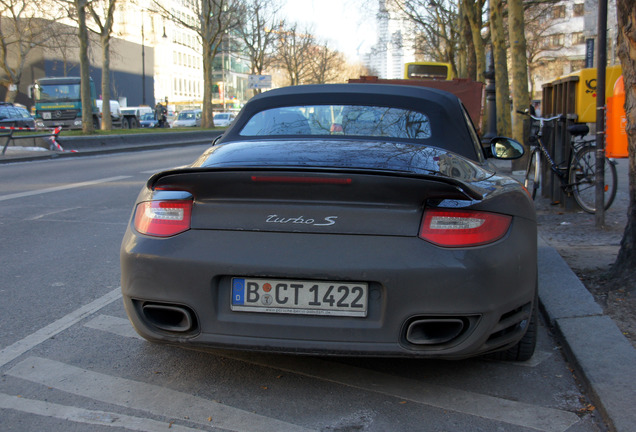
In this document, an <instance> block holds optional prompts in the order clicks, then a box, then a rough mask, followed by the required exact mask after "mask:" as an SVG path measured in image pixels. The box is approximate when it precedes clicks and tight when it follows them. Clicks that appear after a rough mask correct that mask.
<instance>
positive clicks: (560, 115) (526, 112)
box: [517, 110, 563, 123]
mask: <svg viewBox="0 0 636 432" xmlns="http://www.w3.org/2000/svg"><path fill="white" fill-rule="evenodd" d="M517 113H519V114H523V115H527V116H528V117H530V118H531V119H532V120H536V121H539V122H541V123H543V122H547V121H552V120H558V119H560V118H563V115H562V114H558V115H556V116H554V117H537V116H533V115H532V114H530V113H529V112H528V111H520V110H517Z"/></svg>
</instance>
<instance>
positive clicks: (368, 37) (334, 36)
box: [281, 0, 377, 60]
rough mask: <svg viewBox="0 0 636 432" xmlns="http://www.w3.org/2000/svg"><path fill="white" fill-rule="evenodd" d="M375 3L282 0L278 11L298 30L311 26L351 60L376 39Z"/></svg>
mask: <svg viewBox="0 0 636 432" xmlns="http://www.w3.org/2000/svg"><path fill="white" fill-rule="evenodd" d="M376 5H377V2H375V1H371V0H283V8H282V10H281V14H282V15H284V16H286V17H287V18H288V20H289V21H291V22H296V23H298V24H299V27H300V28H301V29H303V28H304V26H305V25H308V26H310V28H313V34H314V35H316V36H317V37H318V38H319V39H322V40H323V41H326V42H327V43H328V46H329V47H331V48H334V49H337V50H338V51H341V52H343V53H344V54H346V55H347V56H348V57H349V58H351V59H352V60H354V59H355V58H356V57H357V56H358V55H360V56H361V55H363V54H365V53H366V52H368V51H369V50H370V48H371V46H373V45H374V44H375V43H376V41H377V35H376V25H375V15H376V12H377V11H376V10H375V9H376V8H377V6H376ZM359 59H360V57H358V60H359Z"/></svg>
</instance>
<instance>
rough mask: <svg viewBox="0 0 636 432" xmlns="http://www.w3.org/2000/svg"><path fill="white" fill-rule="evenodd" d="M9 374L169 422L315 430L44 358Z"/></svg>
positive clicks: (281, 431)
mask: <svg viewBox="0 0 636 432" xmlns="http://www.w3.org/2000/svg"><path fill="white" fill-rule="evenodd" d="M7 375H11V376H13V377H15V378H20V379H24V380H27V381H31V382H34V383H37V384H41V385H45V386H47V387H52V388H55V389H57V390H61V391H64V392H67V393H71V394H74V395H78V396H82V397H86V398H90V399H94V400H98V401H101V402H105V403H109V404H113V405H118V406H121V407H125V408H131V409H135V410H141V411H145V412H148V413H151V414H154V415H158V416H161V417H166V418H186V417H187V418H188V421H189V422H191V423H196V424H201V425H206V426H213V427H217V428H221V429H227V430H230V431H237V432H238V431H240V432H248V431H250V432H272V431H276V432H308V431H310V429H306V428H303V427H301V426H298V425H294V424H291V423H287V422H284V421H281V420H276V419H273V418H269V417H265V416H262V415H259V414H253V413H251V412H249V411H244V410H241V409H238V408H234V407H231V406H228V405H223V404H220V403H218V402H214V401H210V400H207V399H204V398H201V397H197V396H193V395H191V394H187V393H183V392H180V391H176V390H170V389H169V388H166V387H161V386H157V385H154V384H147V383H143V382H140V381H133V380H129V379H125V378H119V377H115V376H110V375H106V374H103V373H99V372H94V371H90V370H87V369H81V368H78V367H75V366H71V365H67V364H65V363H60V362H57V361H54V360H48V359H44V358H40V357H29V358H27V359H25V360H23V361H21V362H20V363H18V364H17V365H15V366H14V367H13V368H11V369H10V370H9V371H8V372H7ZM210 418H211V419H212V420H210Z"/></svg>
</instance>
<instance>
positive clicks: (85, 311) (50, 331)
mask: <svg viewBox="0 0 636 432" xmlns="http://www.w3.org/2000/svg"><path fill="white" fill-rule="evenodd" d="M119 298H121V288H115V289H114V290H112V291H111V292H109V293H108V294H106V295H103V296H102V297H100V298H98V299H96V300H93V301H92V302H90V303H89V304H87V305H85V306H82V307H81V308H79V309H76V310H75V311H73V312H71V313H70V314H68V315H66V316H63V317H62V318H60V319H58V320H57V321H54V322H52V323H51V324H49V325H47V326H46V327H43V328H41V329H40V330H38V331H36V332H35V333H31V334H30V335H29V336H27V337H25V338H24V339H21V340H19V341H17V342H15V343H13V344H11V345H9V346H8V347H6V348H3V349H2V350H0V367H2V366H4V365H6V364H7V363H9V362H10V361H12V360H14V359H16V358H18V357H19V356H21V355H22V354H24V353H25V352H27V351H29V350H30V349H32V348H34V347H35V346H37V345H39V344H41V343H42V342H44V341H46V340H47V339H49V338H51V337H53V336H55V335H57V334H58V333H61V332H63V331H64V330H66V329H67V328H69V327H70V326H72V325H73V324H75V323H77V322H79V321H80V320H82V319H84V318H86V317H87V316H89V315H92V314H93V313H95V312H96V311H98V310H100V309H102V308H103V307H105V306H107V305H109V304H110V303H112V302H114V301H115V300H117V299H119Z"/></svg>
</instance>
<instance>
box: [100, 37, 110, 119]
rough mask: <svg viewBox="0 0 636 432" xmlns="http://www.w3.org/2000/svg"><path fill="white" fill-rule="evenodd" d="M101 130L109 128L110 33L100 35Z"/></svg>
mask: <svg viewBox="0 0 636 432" xmlns="http://www.w3.org/2000/svg"><path fill="white" fill-rule="evenodd" d="M101 40H102V130H111V129H112V128H113V121H112V118H111V116H110V35H102V37H101Z"/></svg>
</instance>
